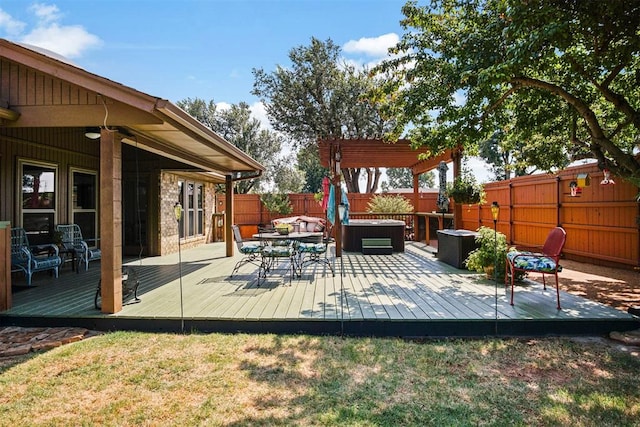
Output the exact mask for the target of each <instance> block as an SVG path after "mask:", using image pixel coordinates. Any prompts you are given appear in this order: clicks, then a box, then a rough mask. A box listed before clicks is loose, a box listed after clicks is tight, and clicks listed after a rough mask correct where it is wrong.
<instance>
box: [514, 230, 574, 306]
mask: <svg viewBox="0 0 640 427" xmlns="http://www.w3.org/2000/svg"><path fill="white" fill-rule="evenodd" d="M566 241H567V233H566V231H564V228H562V227H556V228H554V229H553V230H551V231H550V232H549V234H548V235H547V239H546V240H545V242H544V246H543V247H542V252H529V251H518V250H516V251H510V252H507V274H506V275H505V283H507V279H508V277H509V275H510V276H511V305H513V286H514V282H515V278H516V274H517V273H518V272H527V273H541V274H542V283H543V286H544V289H545V290H546V289H547V282H546V280H545V277H544V275H545V274H553V275H554V276H555V278H556V295H557V300H558V305H557V308H558V310H560V287H559V286H558V272H559V271H562V267H561V266H560V254H561V253H562V248H563V247H564V244H565V242H566Z"/></svg>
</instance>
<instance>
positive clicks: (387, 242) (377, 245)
mask: <svg viewBox="0 0 640 427" xmlns="http://www.w3.org/2000/svg"><path fill="white" fill-rule="evenodd" d="M362 253H363V254H364V255H391V254H392V253H393V246H392V245H391V238H389V237H377V238H363V239H362Z"/></svg>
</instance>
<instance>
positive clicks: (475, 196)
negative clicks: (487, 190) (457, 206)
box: [447, 173, 483, 205]
mask: <svg viewBox="0 0 640 427" xmlns="http://www.w3.org/2000/svg"><path fill="white" fill-rule="evenodd" d="M447 192H448V193H449V197H451V198H452V199H453V200H454V201H455V202H456V203H462V204H465V205H475V204H477V203H480V202H481V201H482V196H483V190H482V186H481V185H480V184H478V183H477V182H476V179H475V177H474V176H473V175H471V174H470V173H463V174H462V175H461V176H459V177H457V178H456V179H455V180H454V181H453V184H451V185H450V186H449V188H448V189H447Z"/></svg>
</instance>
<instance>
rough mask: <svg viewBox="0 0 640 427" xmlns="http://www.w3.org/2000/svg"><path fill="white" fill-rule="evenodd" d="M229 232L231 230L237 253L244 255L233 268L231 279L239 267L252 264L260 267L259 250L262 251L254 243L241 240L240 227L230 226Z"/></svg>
mask: <svg viewBox="0 0 640 427" xmlns="http://www.w3.org/2000/svg"><path fill="white" fill-rule="evenodd" d="M231 230H233V239H234V240H235V241H236V246H237V247H238V251H240V253H241V254H243V255H244V257H243V258H242V259H241V260H240V261H238V262H237V263H236V265H235V267H233V271H232V272H231V275H230V276H229V277H232V276H233V275H234V274H235V272H236V271H238V269H239V268H240V267H242V266H243V265H245V264H253V265H255V266H256V267H260V265H261V259H260V250H261V249H262V248H261V247H260V245H259V244H258V243H257V242H256V243H246V242H245V241H244V240H243V239H242V234H241V233H240V227H238V226H237V225H232V226H231Z"/></svg>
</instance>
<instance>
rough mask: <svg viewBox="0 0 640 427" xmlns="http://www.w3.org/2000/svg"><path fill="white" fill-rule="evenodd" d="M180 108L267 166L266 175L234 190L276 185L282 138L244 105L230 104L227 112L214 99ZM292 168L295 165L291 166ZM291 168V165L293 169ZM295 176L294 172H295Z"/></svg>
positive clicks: (184, 103)
mask: <svg viewBox="0 0 640 427" xmlns="http://www.w3.org/2000/svg"><path fill="white" fill-rule="evenodd" d="M177 105H178V106H179V107H180V108H182V109H183V110H185V111H186V112H187V113H189V114H190V115H191V116H193V117H194V118H195V119H196V120H198V121H199V122H201V123H202V124H204V125H205V126H207V127H208V128H209V129H211V130H213V131H214V132H216V133H217V134H218V135H220V136H222V137H223V138H224V139H226V140H227V141H229V142H230V143H231V144H233V145H235V146H236V147H238V148H239V149H241V150H242V151H244V152H245V153H247V154H248V155H249V156H251V157H252V158H253V159H255V160H256V161H258V162H260V163H261V164H262V165H264V166H265V169H266V172H265V176H263V177H262V178H256V179H248V180H244V181H238V182H236V185H235V187H234V191H235V192H236V193H238V194H245V193H249V192H259V191H261V190H264V188H263V187H268V186H273V185H274V184H277V183H275V182H274V180H273V177H274V176H275V174H274V173H273V172H274V171H275V170H276V169H278V170H280V171H281V170H282V165H281V164H280V163H279V156H280V152H281V150H282V145H283V144H282V142H283V141H282V138H281V137H279V136H278V135H277V134H276V133H275V132H272V131H270V130H267V129H263V128H262V127H261V124H260V121H259V120H258V119H256V118H255V117H252V116H251V109H250V108H249V105H248V104H247V103H245V102H241V103H239V104H234V105H231V107H229V108H226V109H221V108H218V107H217V106H216V104H215V102H213V100H211V101H209V102H206V101H204V100H202V99H199V98H195V99H191V98H187V99H185V100H182V101H178V102H177ZM289 165H290V166H291V165H292V163H289ZM291 167H292V166H291ZM292 173H293V172H292Z"/></svg>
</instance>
